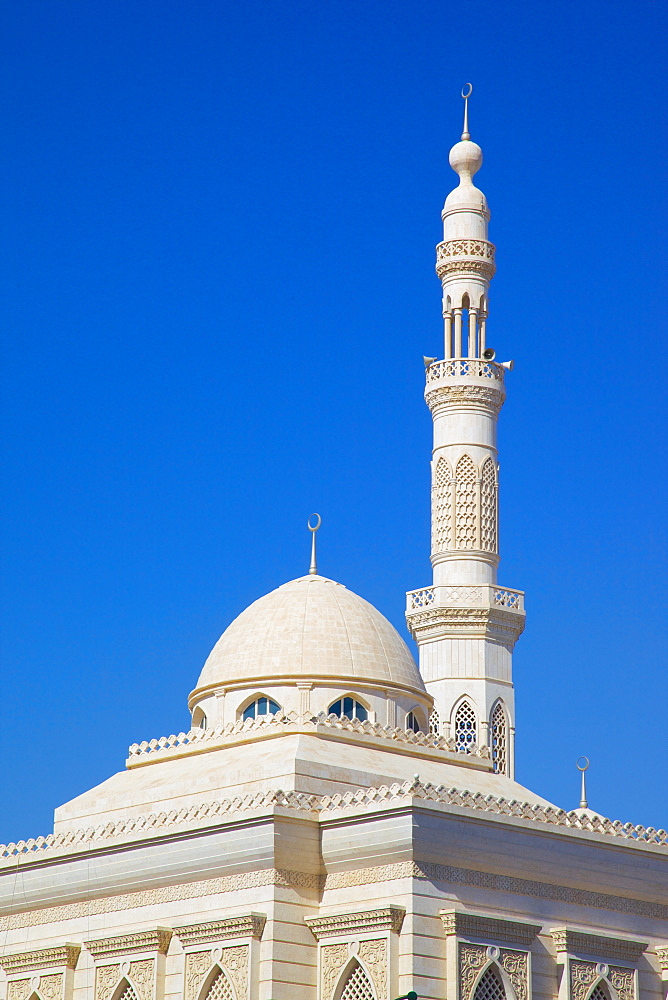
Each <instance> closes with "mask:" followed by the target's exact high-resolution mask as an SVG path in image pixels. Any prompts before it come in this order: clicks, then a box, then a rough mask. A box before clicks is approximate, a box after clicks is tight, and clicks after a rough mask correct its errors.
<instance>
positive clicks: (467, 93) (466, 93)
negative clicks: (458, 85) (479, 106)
mask: <svg viewBox="0 0 668 1000" xmlns="http://www.w3.org/2000/svg"><path fill="white" fill-rule="evenodd" d="M467 87H468V88H469V89H468V90H467V89H466V88H467ZM472 93H473V84H472V83H465V84H464V86H463V87H462V97H463V98H464V100H466V99H467V98H468V97H470V96H471V94H472Z"/></svg>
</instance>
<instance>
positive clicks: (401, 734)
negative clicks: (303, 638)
mask: <svg viewBox="0 0 668 1000" xmlns="http://www.w3.org/2000/svg"><path fill="white" fill-rule="evenodd" d="M505 593H510V592H509V591H504V590H502V589H500V590H499V594H501V595H503V594H505ZM500 600H504V598H503V597H501V598H500ZM461 612H465V613H468V614H471V615H473V617H474V619H475V616H476V615H478V614H480V613H481V612H482V613H487V614H489V615H493V616H495V619H494V620H495V621H497V622H498V623H501V622H502V621H508V622H512V623H514V624H513V625H512V626H509V631H510V632H511V633H514V632H516V631H517V628H518V624H519V623H520V622H522V623H523V619H524V616H523V613H521V612H518V611H513V610H508V608H504V607H496V608H493V609H487V610H486V609H478V608H449V609H447V613H448V614H452V615H455V614H459V613H461ZM443 613H444V612H443V609H439V608H436V609H434V608H433V607H429V608H427V609H426V610H422V611H420V612H416V613H415V614H412V615H411V616H410V625H411V628H417V627H418V626H420V627H424V628H427V626H428V625H429V623H430V621H431V622H433V619H434V616H438V615H440V614H443ZM466 627H470V620H469V624H468V625H466ZM496 628H500V624H499V625H497V626H496ZM260 718H264V716H260ZM311 723H312V725H311V727H306V726H305V727H304V731H309V732H310V731H314V730H315V731H317V730H318V729H319V727H320V726H322V725H325V722H323V721H322V720H320V719H319V718H316V717H314V718H313V719H312V720H311ZM326 724H327V725H328V726H329V727H330V728H331V729H332V730H335V729H342V730H343V729H345V730H346V731H350V732H353V731H354V732H358V733H360V734H361V736H362V737H364V736H365V735H366V734H367V733H370V735H372V736H375V735H382V738H384V739H385V740H388V741H396V742H399V743H403V744H406V745H407V746H411V745H412V746H415V747H416V748H420V747H424V748H426V749H428V750H430V751H431V750H446V751H448V753H449V754H450V753H451V751H449V746H450V744H449V741H448V740H446V739H445V738H443V737H440V736H438V735H437V734H436V733H414V732H412V731H411V730H405V729H398V728H397V729H392V728H386V727H384V726H381V725H380V724H378V723H370V722H360V721H359V720H358V719H355V720H354V721H353V722H346V723H344V722H343V721H342V720H336V724H335V723H334V722H330V720H329V719H327V720H326ZM485 749H486V748H485ZM481 753H482V751H481ZM444 759H448V760H450V761H453V760H454V761H456V760H457V759H459V761H460V762H461V763H465V762H467V763H469V766H470V764H471V763H472V762H471V761H470V755H469V754H458V755H457V756H456V757H452V756H448V757H447V758H444ZM478 766H480V765H478ZM411 798H412V799H428V800H435V801H438V802H444V803H449V804H451V805H457V806H461V807H463V808H468V809H476V810H481V811H482V812H485V813H495V814H498V815H511V816H519V817H521V818H522V819H527V820H532V821H534V822H536V823H540V824H549V825H552V826H555V827H560V828H562V829H565V828H568V829H571V830H586V831H589V832H592V833H598V834H604V835H606V836H610V837H615V838H619V839H621V840H628V841H631V842H636V843H642V844H643V845H647V846H653V847H660V848H666V847H668V833H667V832H666V831H665V830H655V829H654V827H645V826H633V824H631V823H621V822H619V820H615V821H612V820H609V819H604V818H601V817H598V816H590V815H587V814H586V813H584V812H582V811H575V810H574V811H573V812H570V813H566V812H564V811H563V810H562V809H555V808H553V807H552V806H538V805H534V804H532V803H527V802H518V801H516V800H508V799H504V798H497V797H496V796H494V795H485V796H483V795H481V794H479V793H478V792H476V793H473V792H469V791H467V790H463V789H456V788H446V787H445V786H443V785H432V784H430V783H429V782H427V783H423V782H420V781H415V780H414V781H405V782H403V783H401V784H398V783H397V784H393V785H390V786H389V787H388V786H387V785H381V786H380V787H378V788H376V787H370V788H359V789H357V790H356V791H354V792H346V793H345V794H343V795H340V794H337V795H332V796H330V795H315V794H309V793H306V792H284V791H281V790H276V791H273V790H272V791H267V792H257V793H256V794H255V795H248V796H246V797H244V798H243V799H241V798H235V799H221V800H218V801H213V802H202V803H199V804H197V805H194V806H191V807H190V808H189V809H183V810H181V811H179V812H177V811H176V810H174V811H172V812H170V813H159V814H157V815H156V814H151V815H149V816H138V817H134V818H133V819H130V820H121V821H119V822H118V823H109V824H107V825H106V826H101V827H98V828H97V829H87V830H77V831H69V832H68V833H66V834H57V835H54V836H50V837H41V838H38V839H37V840H31V841H20V842H19V843H17V844H9V845H6V846H5V847H1V846H0V862H1V861H2V860H6V861H7V862H8V864H9V863H10V862H11V864H12V865H15V864H16V859H17V857H18V856H19V855H22V854H28V855H34V856H35V858H36V860H39V859H40V858H41V857H42V856H44V854H46V853H47V852H49V851H54V850H55V849H56V848H62V849H63V850H64V852H65V853H66V855H69V854H73V853H75V852H76V850H77V849H79V850H91V849H92V848H94V847H95V846H96V845H97V844H100V843H101V842H104V841H105V840H108V839H111V838H114V837H116V838H120V839H121V842H127V840H128V839H136V838H137V837H138V836H140V835H143V836H146V837H151V836H155V835H156V833H157V832H158V831H159V830H162V829H164V828H165V827H167V828H169V827H171V826H174V827H178V828H180V829H182V828H183V827H184V826H185V827H186V828H188V829H201V828H202V827H203V826H207V825H214V824H215V825H219V824H220V821H221V819H222V818H223V817H227V816H229V815H233V816H234V815H237V814H238V813H240V812H244V811H247V810H255V811H259V810H261V809H273V808H278V807H280V808H284V809H290V810H294V811H295V812H303V813H310V814H311V815H312V816H313V817H314V818H317V817H318V815H320V816H323V815H325V814H326V813H327V812H328V811H330V810H331V809H338V808H341V807H346V808H348V807H351V808H361V809H366V808H367V807H368V806H372V805H376V804H379V805H380V804H385V803H388V802H390V801H393V800H394V801H397V800H404V801H405V800H410V799H411ZM0 867H2V866H1V864H0ZM89 902H92V901H86V902H84V903H82V904H70V905H73V906H77V905H82V906H84V907H85V906H86V905H88V903H89ZM56 909H57V908H56ZM103 912H106V910H105V911H103ZM11 916H12V917H13V916H15V915H11ZM8 919H11V917H9V918H8V917H0V930H3V929H9V926H10V925H8V924H7V923H6V921H7V920H8ZM37 922H39V923H42V922H44V921H41V920H39V921H37ZM18 926H25V925H23V924H19V925H18Z"/></svg>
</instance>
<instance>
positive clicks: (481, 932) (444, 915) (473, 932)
mask: <svg viewBox="0 0 668 1000" xmlns="http://www.w3.org/2000/svg"><path fill="white" fill-rule="evenodd" d="M439 915H440V918H441V921H442V922H443V929H444V931H445V933H446V934H447V935H451V934H461V935H464V936H465V937H478V938H490V939H492V940H494V941H502V942H503V943H504V944H523V945H527V947H528V946H529V945H530V944H531V942H532V941H533V940H534V938H535V937H536V935H537V934H539V933H540V931H541V926H540V924H527V923H524V922H523V921H520V920H505V919H504V920H502V919H499V918H498V917H487V916H484V915H482V914H479V913H464V912H463V911H462V910H440V912H439Z"/></svg>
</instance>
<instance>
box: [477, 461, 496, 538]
mask: <svg viewBox="0 0 668 1000" xmlns="http://www.w3.org/2000/svg"><path fill="white" fill-rule="evenodd" d="M480 542H481V548H483V549H484V550H485V552H496V551H497V549H498V542H497V537H496V472H495V471H494V462H493V461H492V459H491V458H486V459H485V462H484V465H483V467H482V485H481V490H480Z"/></svg>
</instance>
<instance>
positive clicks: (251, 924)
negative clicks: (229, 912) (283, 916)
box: [174, 913, 267, 948]
mask: <svg viewBox="0 0 668 1000" xmlns="http://www.w3.org/2000/svg"><path fill="white" fill-rule="evenodd" d="M266 922H267V917H266V914H264V913H248V914H244V915H243V916H239V917H225V918H224V919H223V920H211V921H208V922H207V923H198V924H184V925H182V926H181V927H175V928H174V933H175V935H176V936H177V937H178V939H179V941H180V942H181V944H182V945H183V947H184V948H189V947H191V946H192V945H198V944H210V943H211V942H215V941H224V940H226V939H227V938H243V937H250V938H258V940H259V939H260V938H261V937H262V932H263V931H264V925H265V924H266Z"/></svg>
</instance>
